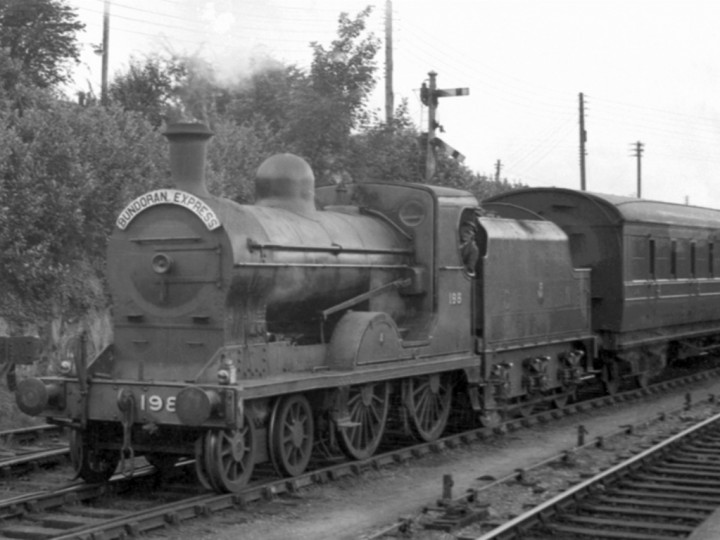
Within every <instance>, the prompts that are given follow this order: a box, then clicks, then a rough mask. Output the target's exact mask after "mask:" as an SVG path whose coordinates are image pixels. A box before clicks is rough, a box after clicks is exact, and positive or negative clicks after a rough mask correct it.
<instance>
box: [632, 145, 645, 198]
mask: <svg viewBox="0 0 720 540" xmlns="http://www.w3.org/2000/svg"><path fill="white" fill-rule="evenodd" d="M633 146H634V152H635V153H634V154H633V155H634V156H635V158H636V159H637V198H638V199H640V198H641V197H642V155H643V152H644V151H645V145H644V144H643V143H641V142H640V141H637V142H636V143H635V144H634V145H633Z"/></svg>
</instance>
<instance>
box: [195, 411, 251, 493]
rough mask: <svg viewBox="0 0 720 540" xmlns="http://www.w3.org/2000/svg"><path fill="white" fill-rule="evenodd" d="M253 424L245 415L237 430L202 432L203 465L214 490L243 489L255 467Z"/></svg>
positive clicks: (232, 490) (234, 490)
mask: <svg viewBox="0 0 720 540" xmlns="http://www.w3.org/2000/svg"><path fill="white" fill-rule="evenodd" d="M255 439H256V434H255V426H254V425H253V423H252V421H251V420H250V419H249V418H247V416H246V417H245V422H244V423H243V427H242V428H240V429H226V430H217V431H209V432H208V433H207V434H206V435H205V449H204V452H205V467H206V469H207V472H208V476H209V480H210V483H211V484H212V486H213V488H214V489H215V490H216V491H224V492H228V493H233V492H237V491H240V490H241V489H242V488H244V487H245V486H246V485H247V483H248V481H249V480H250V476H252V472H253V468H254V467H255V460H256V457H257V456H256V455H255Z"/></svg>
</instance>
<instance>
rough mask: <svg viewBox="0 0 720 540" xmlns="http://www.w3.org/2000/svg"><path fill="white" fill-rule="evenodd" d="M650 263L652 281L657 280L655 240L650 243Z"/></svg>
mask: <svg viewBox="0 0 720 540" xmlns="http://www.w3.org/2000/svg"><path fill="white" fill-rule="evenodd" d="M648 262H649V263H650V268H649V269H648V270H649V272H650V279H655V240H653V239H650V241H649V242H648Z"/></svg>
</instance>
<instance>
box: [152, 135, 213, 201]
mask: <svg viewBox="0 0 720 540" xmlns="http://www.w3.org/2000/svg"><path fill="white" fill-rule="evenodd" d="M163 135H165V136H166V137H167V139H168V141H169V142H170V173H171V175H172V179H173V183H174V184H175V187H176V188H177V189H180V190H182V191H187V192H188V193H192V194H193V195H197V196H198V197H209V196H210V193H208V190H207V186H206V185H205V156H206V154H207V141H208V139H210V137H212V136H213V132H212V131H210V129H209V128H208V127H207V126H206V125H205V124H200V123H197V122H179V123H177V124H169V125H168V127H167V129H166V130H165V132H164V133H163Z"/></svg>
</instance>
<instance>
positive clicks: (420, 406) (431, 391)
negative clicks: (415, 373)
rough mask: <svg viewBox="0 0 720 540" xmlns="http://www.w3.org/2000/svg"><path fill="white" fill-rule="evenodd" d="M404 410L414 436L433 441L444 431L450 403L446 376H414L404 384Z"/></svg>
mask: <svg viewBox="0 0 720 540" xmlns="http://www.w3.org/2000/svg"><path fill="white" fill-rule="evenodd" d="M406 384H407V388H406V392H407V394H406V409H407V414H408V420H409V424H410V431H411V432H412V434H413V436H414V437H415V438H416V439H418V440H420V441H425V442H430V441H434V440H435V439H437V438H438V437H440V435H442V432H443V431H444V430H445V426H446V425H447V421H448V417H449V416H450V404H451V402H452V379H451V376H450V375H449V374H447V373H433V374H430V375H423V376H420V377H413V378H411V379H409V380H408V381H407V383H406Z"/></svg>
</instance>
